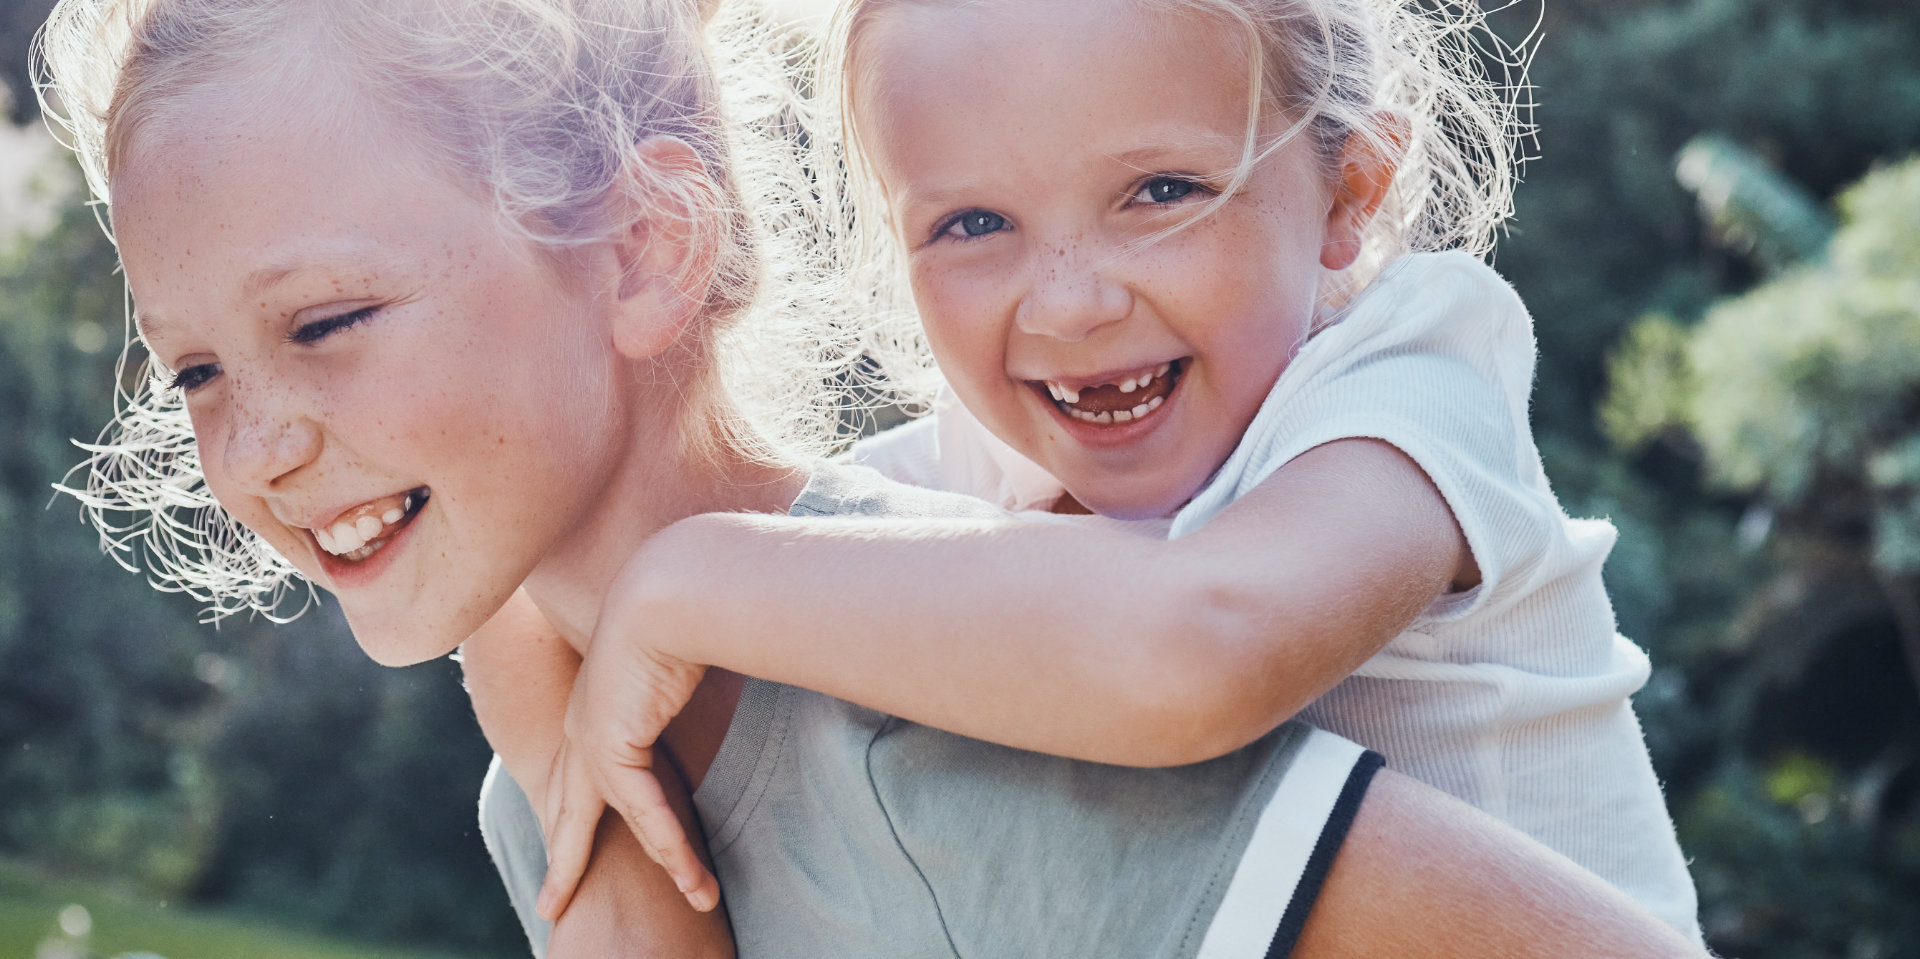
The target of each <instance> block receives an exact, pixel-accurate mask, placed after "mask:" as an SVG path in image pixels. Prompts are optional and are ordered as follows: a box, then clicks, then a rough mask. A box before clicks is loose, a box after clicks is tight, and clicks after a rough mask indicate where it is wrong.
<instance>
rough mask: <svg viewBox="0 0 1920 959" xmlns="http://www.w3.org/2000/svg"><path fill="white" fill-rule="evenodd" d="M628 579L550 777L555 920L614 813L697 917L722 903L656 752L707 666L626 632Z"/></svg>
mask: <svg viewBox="0 0 1920 959" xmlns="http://www.w3.org/2000/svg"><path fill="white" fill-rule="evenodd" d="M626 579H627V577H622V580H621V581H618V582H616V583H615V584H614V587H613V589H612V591H611V592H610V594H609V596H608V598H607V601H606V605H605V608H603V609H602V611H601V615H600V625H599V627H598V628H597V629H596V631H595V635H594V639H593V643H592V644H591V645H590V646H589V647H588V650H587V655H586V657H585V659H584V661H583V662H582V663H581V666H580V673H579V676H578V677H577V678H576V679H575V680H574V684H573V694H572V696H571V697H570V699H569V700H568V703H567V721H566V739H565V741H564V742H563V743H562V744H561V746H560V749H559V751H558V752H557V753H556V754H555V755H554V759H553V770H552V772H551V774H550V775H549V776H548V783H549V788H548V791H547V808H546V815H545V819H546V821H547V822H548V823H550V824H551V825H550V826H549V828H548V838H547V880H546V884H545V885H544V886H543V887H542V888H541V890H540V899H539V906H538V909H539V912H540V914H541V915H542V916H544V917H546V918H548V919H552V918H555V917H557V916H559V915H560V913H561V912H562V911H564V910H565V909H566V907H567V903H568V901H569V900H570V899H571V898H572V897H573V893H574V889H575V887H576V886H577V885H578V883H579V881H580V877H581V875H582V874H584V873H585V872H586V868H587V863H588V860H589V859H590V858H591V856H592V853H593V842H594V832H595V829H596V828H597V827H598V826H599V823H600V818H601V816H602V814H603V813H604V812H605V810H606V808H607V807H608V806H612V807H613V808H614V809H616V810H618V811H619V813H620V815H621V818H623V819H625V820H626V822H627V824H628V825H629V827H631V828H632V830H633V835H634V837H635V838H637V839H638V840H639V841H640V846H641V848H643V849H644V850H646V853H647V856H648V857H649V858H651V859H652V860H653V861H654V862H655V863H657V864H658V865H659V866H660V867H661V868H663V869H665V870H666V871H667V875H668V876H669V877H671V878H672V879H673V883H674V886H675V887H676V888H678V889H679V890H680V892H681V894H682V895H684V896H686V897H687V902H688V903H689V904H690V905H692V906H693V908H694V909H696V910H699V911H701V912H706V911H707V910H710V909H712V908H713V907H714V906H715V905H717V904H718V903H719V901H720V884H719V882H718V881H717V880H715V879H714V876H713V874H712V873H711V872H710V871H708V869H707V867H706V864H705V863H704V862H702V861H701V859H700V856H699V854H698V853H697V852H696V851H695V850H694V847H693V843H692V841H691V840H690V839H689V838H688V836H687V831H686V829H685V828H684V827H683V825H682V823H681V820H680V818H679V817H678V816H677V815H675V813H674V810H673V808H672V806H671V805H669V804H668V802H667V796H666V793H665V791H664V790H663V789H662V788H661V782H660V778H659V777H660V771H659V769H658V767H657V766H656V763H657V762H658V761H659V759H660V757H659V756H658V755H657V753H656V750H655V744H656V743H657V742H658V740H659V738H660V736H661V734H662V733H663V732H665V731H666V728H667V724H668V723H669V722H671V721H672V720H673V718H674V717H675V716H677V715H679V713H680V711H681V710H682V709H684V708H686V705H687V701H688V700H689V699H691V698H692V697H693V692H694V690H695V689H696V688H697V687H698V686H699V685H700V680H701V678H702V677H703V676H705V674H706V672H707V667H705V666H701V665H696V664H693V663H688V662H685V661H683V660H679V659H676V658H674V657H671V656H668V655H666V654H663V653H660V652H658V651H657V650H654V649H652V648H651V647H649V646H647V645H646V644H645V643H644V641H642V640H641V639H639V638H638V637H637V636H635V635H632V634H631V633H630V631H629V630H627V629H625V628H623V626H624V625H625V624H626V623H629V622H632V620H631V619H630V618H628V617H627V616H623V615H622V614H623V613H624V612H626V611H625V609H624V607H625V605H626V604H624V603H623V602H622V598H623V597H624V596H626V595H627V594H628V593H629V592H630V591H628V590H623V589H622V588H621V587H622V583H623V582H624V581H625V580H626ZM610 634H611V635H610Z"/></svg>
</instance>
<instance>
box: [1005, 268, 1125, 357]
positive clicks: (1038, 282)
mask: <svg viewBox="0 0 1920 959" xmlns="http://www.w3.org/2000/svg"><path fill="white" fill-rule="evenodd" d="M1107 259H1109V258H1107V257H1103V256H1101V255H1100V254H1099V253H1098V252H1097V251H1092V250H1088V249H1086V248H1084V247H1082V246H1080V245H1078V244H1066V245H1061V246H1056V247H1054V248H1052V249H1050V250H1043V251H1042V252H1041V255H1040V256H1039V257H1038V258H1037V259H1036V261H1035V263H1034V264H1033V266H1032V275H1031V277H1030V278H1029V282H1028V288H1027V291H1026V295H1025V296H1023V297H1022V298H1021V300H1020V305H1019V307H1018V308H1017V309H1016V310H1015V313H1014V323H1015V325H1017V326H1018V327H1019V328H1020V330H1021V331H1022V332H1024V333H1031V334H1033V335H1036V336H1046V337H1051V338H1053V339H1056V340H1061V341H1063V342H1067V343H1078V342H1079V341H1081V340H1084V339H1086V338H1087V337H1088V336H1089V335H1091V334H1092V333H1093V332H1094V331H1095V330H1098V329H1099V328H1101V327H1103V326H1106V325H1107V324H1109V323H1116V322H1119V321H1120V320H1123V319H1126V317H1127V315H1128V314H1129V313H1131V312H1133V291H1132V290H1131V289H1129V288H1128V287H1127V285H1126V284H1125V283H1124V282H1121V281H1120V280H1119V279H1118V278H1117V277H1115V276H1113V275H1111V274H1112V267H1113V264H1110V263H1107V262H1105V261H1106V260H1107Z"/></svg>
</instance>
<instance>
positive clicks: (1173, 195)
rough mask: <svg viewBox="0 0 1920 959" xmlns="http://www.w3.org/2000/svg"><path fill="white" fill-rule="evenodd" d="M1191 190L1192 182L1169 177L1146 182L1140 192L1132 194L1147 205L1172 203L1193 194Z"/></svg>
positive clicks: (1155, 178)
mask: <svg viewBox="0 0 1920 959" xmlns="http://www.w3.org/2000/svg"><path fill="white" fill-rule="evenodd" d="M1193 188H1194V182H1193V181H1192V180H1182V179H1178V178H1176V177H1170V176H1161V177H1154V178H1153V179H1151V180H1148V181H1147V182H1146V185H1145V186H1142V187H1141V188H1140V192H1138V193H1136V194H1134V197H1135V198H1136V199H1140V200H1144V201H1146V202H1148V203H1172V202H1174V201H1176V200H1180V199H1183V198H1185V197H1186V196H1187V194H1189V193H1192V192H1193Z"/></svg>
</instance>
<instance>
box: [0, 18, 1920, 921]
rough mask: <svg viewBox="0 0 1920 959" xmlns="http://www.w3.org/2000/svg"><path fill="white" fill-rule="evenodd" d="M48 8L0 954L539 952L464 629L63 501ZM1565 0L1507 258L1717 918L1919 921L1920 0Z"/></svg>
mask: <svg viewBox="0 0 1920 959" xmlns="http://www.w3.org/2000/svg"><path fill="white" fill-rule="evenodd" d="M49 2H50V0H0V71H3V72H4V73H5V79H6V83H7V87H6V88H5V89H7V90H9V91H11V96H12V103H11V111H10V114H9V119H10V122H0V959H28V957H37V959H56V957H74V959H77V957H82V956H120V955H145V954H151V955H157V956H162V957H166V959H199V957H214V959H218V957H228V956H234V957H238V956H263V955H271V956H276V957H296V959H297V957H316V959H317V957H344V956H362V957H402V956H426V955H446V956H453V955H460V956H471V957H479V956H485V955H499V956H508V955H515V954H523V953H524V944H523V942H522V941H521V940H520V938H519V933H518V931H517V928H516V927H515V925H514V923H513V920H512V918H511V915H510V913H509V912H508V910H507V906H506V903H505V899H504V896H503V895H502V893H501V892H500V890H499V888H498V884H497V882H496V880H495V879H494V875H493V872H492V869H491V868H490V866H489V865H488V863H487V860H486V857H485V854H484V852H483V851H482V849H481V847H480V842H479V838H478V836H477V833H476V830H475V826H474V811H473V810H474V797H475V793H476V790H477V788H478V783H479V778H480V774H481V771H482V769H483V768H484V765H485V761H486V750H485V747H484V744H483V743H482V742H481V740H480V739H479V736H478V734H477V732H476V730H475V728H474V725H473V722H472V719H471V715H470V712H469V710H468V708H467V706H466V704H465V701H464V697H463V696H462V694H461V692H460V689H459V687H458V682H457V672H456V670H455V668H454V667H453V666H452V665H451V664H449V663H447V662H437V663H431V664H427V665H423V666H419V667H415V668H412V669H406V670H389V669H383V668H380V667H377V666H375V665H373V664H372V663H371V662H369V661H367V660H366V658H365V657H364V656H363V655H361V654H360V653H359V651H358V650H357V649H356V648H355V647H354V645H353V643H352V641H351V639H350V638H349V637H348V636H347V634H346V631H345V629H344V627H343V626H342V624H341V623H340V621H339V619H338V617H337V616H336V615H335V614H334V612H333V610H332V608H331V607H330V606H329V605H325V604H323V605H322V606H321V607H320V608H319V609H317V610H315V611H314V612H313V613H312V614H310V615H308V616H307V617H305V618H304V619H302V620H301V621H299V622H298V623H296V624H294V625H292V626H288V627H272V626H270V625H269V624H266V623H264V622H257V621H255V622H246V621H229V622H227V623H224V624H223V625H222V626H221V627H220V628H219V629H217V630H216V629H214V628H212V627H209V626H204V625H200V624H198V623H197V622H196V621H195V620H196V610H195V609H194V608H192V606H191V604H190V603H187V602H185V601H182V600H181V599H180V597H175V596H165V595H160V594H157V593H155V592H154V591H152V590H151V589H149V588H147V587H146V586H145V585H144V583H143V581H142V579H141V578H140V577H138V576H136V575H132V574H129V573H126V572H124V571H122V570H121V569H119V568H118V567H117V566H115V565H114V564H113V563H111V562H110V561H108V560H107V559H105V558H103V557H102V556H101V555H100V553H99V550H98V546H97V542H96V539H95V537H94V536H93V534H92V533H91V531H90V530H89V529H87V528H86V527H84V526H83V525H81V524H80V523H79V522H78V519H77V512H78V511H77V508H76V506H75V504H74V503H73V502H72V501H70V500H67V499H56V498H54V497H53V496H52V495H51V490H50V488H51V486H52V484H53V483H55V482H57V481H58V480H59V479H60V478H61V476H62V475H63V474H64V473H65V471H66V470H67V469H68V468H69V467H70V466H71V465H72V464H73V462H74V461H75V459H76V455H77V454H76V451H75V449H74V448H73V446H72V445H71V444H70V442H69V439H70V438H72V437H82V438H86V437H91V436H93V435H94V434H95V433H96V432H97V431H98V429H99V428H100V426H101V424H102V423H103V422H105V420H106V417H107V415H108V410H109V387H110V384H111V382H112V376H113V373H112V369H113V362H114V357H115V354H116V352H117V350H118V345H119V339H120V336H121V328H122V327H121V322H122V288H121V285H120V283H119V280H118V279H117V277H115V276H114V274H113V256H112V253H111V250H110V249H109V248H108V246H107V245H106V243H105V241H104V239H103V237H102V235H101V233H100V231H99V229H98V228H97V226H96V225H95V223H94V220H93V216H92V214H91V213H90V212H89V211H87V210H86V209H84V208H83V207H81V206H80V204H79V200H80V197H79V194H78V193H77V192H76V189H77V184H78V180H77V178H76V177H75V175H74V174H73V172H72V170H71V169H70V166H69V164H68V161H67V160H66V159H65V158H64V157H63V156H61V155H59V154H58V153H56V152H55V151H53V150H52V149H51V148H50V146H49V144H48V141H47V137H46V136H45V134H44V132H43V131H42V130H41V129H40V128H39V126H38V122H39V121H38V120H37V118H36V117H35V116H34V115H33V110H32V97H31V96H30V95H29V94H27V93H26V90H27V87H26V83H27V78H26V74H25V59H26V58H25V51H26V48H27V43H28V38H29V37H30V35H31V33H32V30H33V29H34V27H35V26H36V25H37V24H38V22H39V21H40V19H41V18H43V17H44V16H45V10H46V8H47V6H48V5H49ZM1036 2H1037V0H1036ZM1546 3H1547V6H1546V9H1545V10H1544V12H1543V11H1542V10H1541V7H1540V0H1527V2H1523V3H1519V4H1517V5H1515V6H1513V7H1511V8H1508V9H1505V10H1503V11H1502V12H1500V13H1498V14H1497V15H1496V16H1495V22H1496V23H1497V24H1498V26H1499V28H1500V29H1501V30H1502V31H1503V32H1504V33H1506V34H1507V35H1508V36H1509V37H1512V38H1517V37H1519V36H1521V35H1523V34H1526V33H1527V32H1529V31H1530V30H1532V29H1533V28H1534V27H1535V25H1536V23H1537V24H1538V25H1539V29H1540V34H1539V38H1540V39H1539V43H1538V56H1537V59H1536V61H1535V65H1534V69H1533V71H1532V79H1533V82H1534V83H1535V85H1536V90H1535V91H1534V98H1535V99H1536V100H1537V102H1538V103H1539V108H1538V110H1537V111H1536V113H1535V116H1534V119H1535V120H1536V121H1537V122H1538V123H1539V126H1540V135H1539V141H1538V144H1537V148H1536V151H1535V152H1537V154H1538V156H1539V158H1538V159H1536V160H1535V161H1534V162H1532V163H1530V164H1529V165H1528V167H1527V170H1526V183H1525V184H1524V185H1523V186H1522V188H1521V190H1520V194H1519V201H1518V215H1517V217H1516V219H1515V220H1514V224H1513V230H1512V232H1511V235H1509V236H1508V237H1506V238H1505V239H1504V241H1503V242H1502V244H1501V247H1500V250H1499V253H1498V256H1497V266H1498V267H1499V269H1500V270H1501V271H1502V272H1504V273H1505V274H1506V275H1507V276H1509V277H1510V278H1511V279H1512V280H1513V282H1514V283H1515V285H1516V286H1517V287H1518V288H1519V290H1520V292H1521V294H1522V295H1523V296H1524V297H1525V298H1526V300H1527V302H1528V304H1529V305H1530V306H1531V308H1532V310H1533V312H1534V316H1535V317H1536V320H1537V323H1538V332H1539V338H1540V347H1541V351H1542V359H1541V366H1540V377H1539V382H1538V386H1537V391H1536V397H1535V403H1534V420H1535V427H1536V430H1537V432H1538V435H1539V438H1540V444H1541V447H1542V449H1543V451H1544V452H1545V455H1546V458H1547V464H1548V471H1549V473H1550V474H1551V476H1552V477H1553V480H1554V483H1555V486H1556V488H1557V489H1558V490H1559V492H1560V494H1561V496H1562V498H1563V500H1564V501H1565V502H1566V503H1567V505H1568V507H1569V509H1570V511H1572V512H1574V513H1575V514H1577V515H1580V514H1584V515H1600V516H1608V517H1611V518H1612V519H1613V520H1614V522H1615V523H1616V524H1617V525H1618V526H1619V527H1620V529H1621V532H1622V539H1621V542H1620V545H1619V547H1618V548H1617V549H1616V551H1615V552H1614V555H1613V557H1612V559H1611V561H1610V562H1609V565H1608V580H1609V584H1610V587H1611V589H1612V591H1613V595H1614V598H1615V603H1616V605H1617V607H1618V610H1619V617H1620V621H1621V627H1622V629H1623V630H1624V631H1626V632H1627V634H1628V635H1630V636H1632V637H1634V638H1635V639H1637V640H1638V641H1640V642H1641V643H1642V644H1643V645H1645V646H1646V647H1647V648H1648V649H1649V651H1650V652H1651V654H1652V656H1653V659H1654V663H1655V673H1654V677H1653V681H1652V683H1651V684H1650V685H1649V686H1648V688H1647V689H1646V690H1645V691H1643V692H1642V693H1641V694H1640V696H1639V697H1638V699H1637V704H1638V707H1639V710H1640V713H1641V715H1642V717H1643V719H1644V721H1645V724H1646V727H1647V733H1648V738H1649V741H1650V743H1651V745H1652V748H1653V751H1654V757H1655V761H1656V763H1657V765H1658V767H1659V769H1660V771H1661V774H1662V777H1663V778H1664V779H1665V781H1666V783H1667V795H1668V799H1669V803H1670V805H1671V807H1672V809H1673V811H1674V815H1675V818H1676V819H1677V821H1678V823H1679V826H1680V829H1681V837H1682V841H1683V844H1684V845H1685V847H1686V850H1687V852H1688V854H1689V855H1690V856H1692V857H1693V868H1694V874H1695V877H1696V879H1697V880H1698V883H1699V885H1700V889H1701V894H1702V902H1703V912H1702V918H1703V921H1704V922H1705V925H1706V929H1707V931H1708V934H1709V937H1710V939H1711V941H1712V943H1713V944H1714V945H1715V946H1716V948H1718V949H1719V950H1721V951H1722V952H1723V953H1725V954H1729V955H1735V956H1747V957H1755V959H1772V957H1779V959H1788V957H1836V959H1840V957H1844V959H1875V957H1920V695H1917V694H1916V688H1917V679H1920V161H1915V160H1914V159H1912V158H1913V156H1914V151H1915V150H1916V149H1920V4H1916V3H1914V2H1913V0H1546ZM823 6H824V4H823V3H821V2H819V0H788V2H783V3H782V4H781V7H782V9H783V12H784V13H786V14H788V15H790V16H801V15H805V14H810V13H811V14H817V13H818V12H819V10H820V8H821V7H823ZM1119 7H1120V5H1119V4H1116V8H1119Z"/></svg>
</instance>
